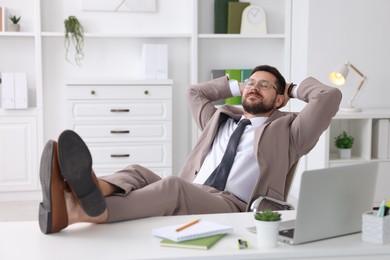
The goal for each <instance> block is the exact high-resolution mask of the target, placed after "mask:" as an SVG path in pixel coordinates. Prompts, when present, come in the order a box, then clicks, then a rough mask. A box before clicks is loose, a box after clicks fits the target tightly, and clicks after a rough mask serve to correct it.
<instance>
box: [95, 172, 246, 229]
mask: <svg viewBox="0 0 390 260" xmlns="http://www.w3.org/2000/svg"><path fill="white" fill-rule="evenodd" d="M101 179H102V180H105V181H107V182H109V183H111V184H113V185H115V186H117V187H119V188H120V189H122V192H120V193H115V194H113V195H111V196H108V197H106V202H107V207H108V212H109V217H108V220H107V222H108V223H109V222H117V221H123V220H130V219H138V218H145V217H153V216H172V215H188V214H208V213H228V212H240V211H245V208H246V203H245V202H243V201H241V200H239V199H238V198H237V197H235V196H234V195H233V194H231V193H229V192H226V191H219V190H217V189H214V188H211V187H208V186H204V185H198V184H192V183H189V182H187V181H185V180H183V179H181V178H179V177H177V176H170V177H166V178H163V179H161V178H160V177H159V176H158V175H157V174H155V173H153V172H151V171H150V170H148V169H146V168H144V167H142V166H139V165H131V166H129V167H127V168H125V169H123V170H121V171H119V172H117V173H114V174H112V175H109V176H104V177H101Z"/></svg>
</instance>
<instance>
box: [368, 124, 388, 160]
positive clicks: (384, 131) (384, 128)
mask: <svg viewBox="0 0 390 260" xmlns="http://www.w3.org/2000/svg"><path fill="white" fill-rule="evenodd" d="M389 135H390V123H389V120H388V119H378V120H374V121H373V125H372V157H373V158H376V159H388V158H389V149H390V148H389V141H390V140H389V139H390V136H389Z"/></svg>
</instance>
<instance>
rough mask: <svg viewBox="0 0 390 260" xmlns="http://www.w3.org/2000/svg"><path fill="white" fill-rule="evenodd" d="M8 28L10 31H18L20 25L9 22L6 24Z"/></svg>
mask: <svg viewBox="0 0 390 260" xmlns="http://www.w3.org/2000/svg"><path fill="white" fill-rule="evenodd" d="M8 30H9V31H10V32H20V25H19V24H13V23H11V24H9V25H8Z"/></svg>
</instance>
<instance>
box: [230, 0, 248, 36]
mask: <svg viewBox="0 0 390 260" xmlns="http://www.w3.org/2000/svg"><path fill="white" fill-rule="evenodd" d="M249 5H250V3H245V2H237V3H232V2H229V3H228V15H227V17H228V18H227V33H240V32H241V18H242V12H243V11H244V9H245V8H246V7H248V6H249Z"/></svg>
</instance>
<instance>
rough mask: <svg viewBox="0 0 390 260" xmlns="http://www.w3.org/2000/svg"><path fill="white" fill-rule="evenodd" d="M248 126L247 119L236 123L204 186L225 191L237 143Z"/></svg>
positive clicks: (249, 122) (248, 121)
mask: <svg viewBox="0 0 390 260" xmlns="http://www.w3.org/2000/svg"><path fill="white" fill-rule="evenodd" d="M249 124H251V121H250V120H249V119H242V120H241V121H240V122H239V123H238V126H237V128H236V130H234V132H233V134H232V135H231V136H230V139H229V142H228V145H227V147H226V151H225V153H224V155H223V157H222V160H221V162H220V163H219V165H218V166H217V168H215V170H214V171H213V172H212V173H211V175H210V176H209V177H208V178H207V180H206V181H205V183H204V184H205V185H207V186H210V187H213V188H216V189H218V190H224V189H225V185H226V180H227V178H228V176H229V173H230V169H231V168H232V165H233V162H234V157H235V156H236V151H237V146H238V143H239V142H240V138H241V135H242V133H243V132H244V130H245V127H246V125H249Z"/></svg>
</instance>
